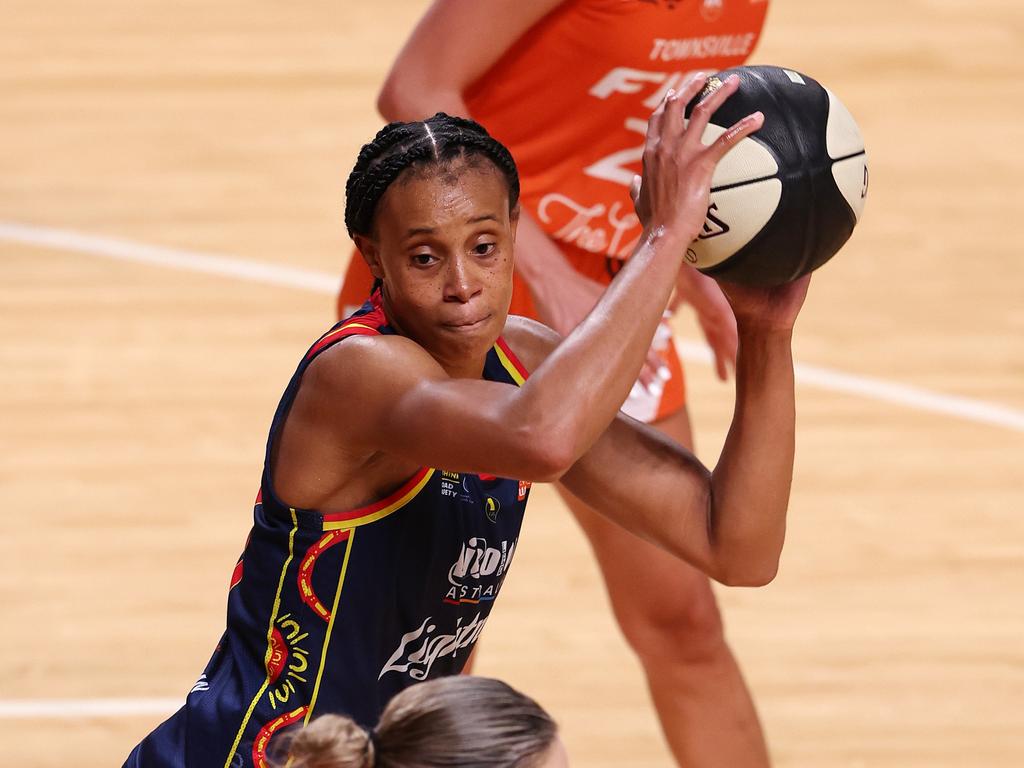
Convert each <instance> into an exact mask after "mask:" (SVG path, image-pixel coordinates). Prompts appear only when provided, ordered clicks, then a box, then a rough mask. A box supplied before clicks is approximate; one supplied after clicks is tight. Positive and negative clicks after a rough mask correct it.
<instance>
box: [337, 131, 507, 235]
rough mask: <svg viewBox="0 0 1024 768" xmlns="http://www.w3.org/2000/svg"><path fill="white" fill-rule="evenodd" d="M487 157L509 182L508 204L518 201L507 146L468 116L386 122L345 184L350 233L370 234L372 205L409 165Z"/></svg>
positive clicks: (357, 161)
mask: <svg viewBox="0 0 1024 768" xmlns="http://www.w3.org/2000/svg"><path fill="white" fill-rule="evenodd" d="M460 159H461V160H464V161H467V162H471V163H472V162H474V161H476V160H477V159H485V160H489V161H490V162H491V163H492V164H493V165H494V166H495V167H496V168H497V169H498V171H500V172H501V174H502V175H503V176H504V177H505V181H506V182H507V183H508V199H509V208H510V209H512V208H515V207H516V205H517V204H518V203H519V172H518V171H517V170H516V164H515V161H514V160H513V159H512V155H511V154H510V153H509V151H508V149H506V148H505V146H504V145H503V144H502V143H501V142H499V141H498V140H496V139H494V138H493V137H492V136H491V135H490V134H489V133H488V132H487V129H486V128H484V127H483V126H482V125H480V124H479V123H477V122H474V121H473V120H468V119H466V118H464V117H452V116H451V115H446V114H445V113H444V112H438V113H437V114H436V115H434V116H433V117H431V118H428V119H427V120H424V121H422V122H415V123H389V124H388V125H385V126H384V127H383V128H381V129H380V131H379V132H378V133H377V135H376V136H374V137H373V141H371V142H370V143H369V144H365V145H364V146H363V148H362V149H361V150H359V157H358V158H357V159H356V164H355V167H354V168H353V169H352V173H350V174H349V177H348V182H347V183H346V185H345V226H346V227H347V228H348V233H349V236H350V237H351V236H353V235H363V236H369V235H370V234H372V232H373V218H374V214H375V213H376V210H377V204H378V203H379V202H380V199H381V198H382V197H383V196H384V193H385V192H386V191H387V189H388V187H390V186H391V183H392V182H393V181H394V180H395V179H397V178H398V177H399V176H400V175H401V174H402V172H403V171H405V170H406V169H407V168H412V167H421V168H422V167H424V166H431V165H437V166H441V167H445V166H448V165H450V164H451V163H453V162H454V161H456V160H460Z"/></svg>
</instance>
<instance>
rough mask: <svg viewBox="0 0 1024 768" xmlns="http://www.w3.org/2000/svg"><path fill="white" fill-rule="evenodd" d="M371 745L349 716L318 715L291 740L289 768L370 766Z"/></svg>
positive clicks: (363, 731)
mask: <svg viewBox="0 0 1024 768" xmlns="http://www.w3.org/2000/svg"><path fill="white" fill-rule="evenodd" d="M375 757H376V756H375V755H374V745H373V740H372V739H371V738H370V734H369V732H367V731H366V729H364V728H362V727H361V726H359V725H357V724H356V723H355V722H354V721H353V720H352V719H351V718H348V717H341V716H340V715H323V716H322V717H318V718H316V719H315V720H313V722H311V723H310V724H309V725H307V726H306V727H305V728H303V729H302V730H301V731H298V732H297V733H296V734H295V735H294V736H293V737H292V739H291V742H290V744H289V746H288V760H287V762H286V763H285V764H286V765H287V766H289V768H373V764H374V758H375Z"/></svg>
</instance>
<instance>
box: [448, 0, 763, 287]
mask: <svg viewBox="0 0 1024 768" xmlns="http://www.w3.org/2000/svg"><path fill="white" fill-rule="evenodd" d="M767 9H768V3H767V0H568V1H567V2H565V3H563V4H562V5H560V6H559V7H557V8H556V9H555V10H554V11H552V12H551V13H550V14H548V15H547V16H546V17H544V18H543V19H542V20H541V21H539V22H538V23H537V24H535V25H534V26H533V27H532V28H531V29H530V30H529V31H528V32H527V33H526V34H525V35H523V37H521V38H520V39H519V40H518V41H516V43H515V44H514V45H513V46H512V47H511V48H510V49H509V50H508V51H507V52H506V54H505V55H504V56H503V57H502V58H501V59H500V60H499V61H498V62H497V63H495V64H494V66H493V67H491V69H490V70H489V71H488V72H487V73H486V74H484V75H483V77H481V78H480V79H479V80H478V81H477V82H476V83H474V84H473V85H472V86H471V87H470V88H469V89H468V91H467V92H466V93H465V94H464V95H465V99H466V103H467V104H468V106H469V112H470V115H471V116H472V117H473V118H474V119H475V120H477V121H478V122H480V123H482V124H483V125H484V126H485V127H486V128H487V130H488V131H490V132H491V134H493V135H494V136H495V137H496V138H497V139H498V140H500V141H501V142H503V143H504V144H505V145H506V146H507V147H508V148H509V149H510V150H511V152H512V156H513V157H514V158H515V160H516V164H517V165H518V166H519V173H520V176H521V179H522V205H523V207H524V210H526V211H528V212H529V213H530V214H532V215H533V217H534V218H535V219H536V220H537V221H538V222H539V223H540V225H541V226H542V227H543V228H544V230H545V231H546V232H547V233H548V234H549V235H550V236H551V237H552V238H553V239H554V240H556V241H557V242H558V243H559V245H560V246H562V248H563V250H565V251H567V256H569V258H570V260H571V261H572V262H573V263H574V264H576V265H577V268H578V269H580V270H581V271H583V272H585V273H587V274H588V275H589V276H590V277H592V278H597V279H600V277H601V275H600V273H601V272H604V277H605V279H606V280H607V278H608V277H609V276H610V275H611V274H614V272H615V271H616V266H617V265H618V263H619V261H620V260H621V259H623V258H625V257H627V256H628V255H629V254H630V252H631V251H632V250H633V247H634V245H635V244H636V241H637V239H638V237H639V235H640V225H639V221H638V219H637V217H636V215H635V214H634V212H633V205H632V202H631V201H630V198H629V185H630V183H631V181H632V179H633V176H634V174H637V173H639V172H640V158H641V155H642V152H643V143H644V135H645V133H646V131H647V119H648V117H649V116H650V114H651V112H652V111H653V110H654V108H655V107H657V105H658V104H659V103H660V101H661V100H662V99H663V98H664V96H665V92H666V91H667V90H668V89H669V88H677V89H678V88H679V87H680V86H681V85H682V84H683V83H684V82H685V78H686V76H687V75H688V74H689V73H693V72H696V71H698V70H700V71H705V72H708V73H711V72H714V71H717V70H720V69H725V68H727V67H732V66H736V65H738V64H742V63H743V62H744V61H745V60H746V59H747V57H748V56H749V55H750V53H751V52H752V51H753V49H754V46H755V45H756V44H757V41H758V38H759V37H760V34H761V29H762V27H763V26H764V20H765V14H766V12H767ZM574 252H575V253H574ZM581 262H583V263H581Z"/></svg>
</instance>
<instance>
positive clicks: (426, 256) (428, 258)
mask: <svg viewBox="0 0 1024 768" xmlns="http://www.w3.org/2000/svg"><path fill="white" fill-rule="evenodd" d="M435 261H437V258H436V257H435V256H434V255H433V254H432V253H414V254H413V255H412V263H413V264H415V265H416V266H418V267H429V266H430V265H431V264H433V263H434V262H435Z"/></svg>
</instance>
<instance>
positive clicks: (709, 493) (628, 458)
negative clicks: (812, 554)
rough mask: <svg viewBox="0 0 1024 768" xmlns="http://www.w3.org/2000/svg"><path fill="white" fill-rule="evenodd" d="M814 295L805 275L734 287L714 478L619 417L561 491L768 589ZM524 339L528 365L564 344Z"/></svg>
mask: <svg viewBox="0 0 1024 768" xmlns="http://www.w3.org/2000/svg"><path fill="white" fill-rule="evenodd" d="M806 288H807V279H806V278H805V279H803V280H801V281H799V282H797V283H793V284H791V285H787V286H782V287H781V288H777V289H770V290H768V291H762V290H759V289H745V288H740V287H738V286H730V287H729V293H730V298H731V300H732V301H733V302H734V306H735V307H737V314H740V315H741V317H742V318H743V319H742V320H741V322H740V332H739V339H740V343H739V355H738V358H737V368H736V407H735V411H734V414H733V421H732V425H731V427H730V429H729V434H728V437H727V438H726V441H725V446H724V447H723V450H722V454H721V456H720V457H719V460H718V464H717V465H716V467H715V469H714V471H709V470H708V469H707V468H706V467H704V465H703V464H701V462H700V461H699V460H697V459H696V458H695V457H694V456H693V454H692V453H690V451H689V450H687V449H686V448H684V447H682V446H680V445H679V444H678V443H675V442H674V441H673V440H672V439H671V438H669V437H667V436H665V435H663V434H661V433H660V432H657V431H656V430H654V429H651V428H650V427H648V426H646V425H644V424H641V423H640V422H637V421H634V420H633V419H630V418H629V417H627V416H624V415H621V414H620V415H619V416H618V417H617V418H616V419H615V420H614V421H613V422H612V424H611V426H610V427H609V428H608V430H607V431H606V432H605V433H604V434H603V435H602V436H601V438H600V439H599V440H598V441H597V442H596V443H595V445H594V447H593V448H591V449H590V450H589V451H588V452H587V453H586V454H585V455H584V456H583V457H582V458H581V459H580V460H579V461H577V462H576V464H575V465H574V466H573V467H572V469H570V470H569V471H568V472H567V473H566V474H565V475H564V476H563V477H562V479H561V481H562V483H563V484H564V485H565V486H566V487H567V488H568V489H569V490H571V491H572V492H573V493H574V494H576V495H577V496H579V497H580V498H581V499H582V500H583V501H585V502H587V503H588V504H590V505H591V506H593V507H594V508H595V509H597V510H598V511H600V512H601V513H602V514H604V515H606V516H607V517H608V518H609V519H611V520H613V521H614V522H616V523H618V524H620V525H621V526H622V527H624V528H626V529H627V530H629V531H631V532H633V533H635V534H636V535H638V536H640V537H642V538H644V539H646V540H648V541H650V542H652V543H654V544H656V545H658V546H660V547H662V548H663V549H665V550H667V551H669V552H671V553H672V554H674V555H676V556H677V557H680V558H681V559H684V560H686V561H687V562H689V563H691V564H692V565H694V566H696V567H697V568H699V569H700V570H702V571H703V572H705V573H707V574H708V575H709V576H711V577H712V578H714V579H716V580H718V581H720V582H722V583H725V584H732V585H761V584H765V583H767V582H769V581H771V580H772V578H773V577H774V575H775V572H776V570H777V568H778V561H779V556H780V554H781V552H782V546H783V541H784V538H785V529H786V509H787V506H788V503H789V491H790V483H791V480H792V476H793V454H794V421H795V409H794V399H793V361H792V353H791V348H790V341H791V338H792V323H793V321H794V320H795V318H796V313H797V312H798V311H799V308H800V305H801V303H802V301H803V297H804V295H805V293H806ZM759 295H760V296H762V298H763V300H758V298H757V297H758V296H759ZM516 341H517V342H518V344H519V347H518V348H519V350H520V351H521V353H522V357H523V358H524V359H525V360H526V361H527V364H528V365H529V364H534V363H536V361H537V360H539V359H542V358H543V356H544V355H545V354H546V350H547V349H551V348H553V347H554V345H556V344H557V337H555V336H554V334H551V333H550V332H547V334H545V333H544V332H543V329H541V330H538V329H536V328H535V329H533V332H532V335H531V337H529V338H518V339H516Z"/></svg>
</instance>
